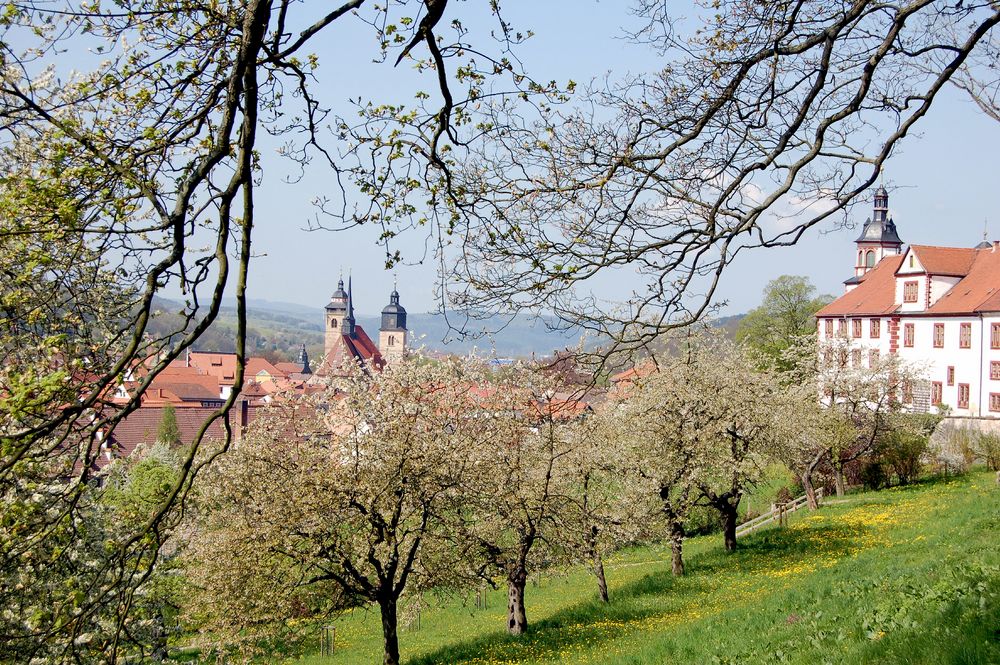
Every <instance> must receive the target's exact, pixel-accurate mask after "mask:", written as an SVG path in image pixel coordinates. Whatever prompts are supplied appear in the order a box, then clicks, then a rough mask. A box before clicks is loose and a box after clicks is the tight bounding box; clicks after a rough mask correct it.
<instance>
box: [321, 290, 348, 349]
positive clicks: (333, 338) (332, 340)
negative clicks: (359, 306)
mask: <svg viewBox="0 0 1000 665" xmlns="http://www.w3.org/2000/svg"><path fill="white" fill-rule="evenodd" d="M352 304H353V303H352ZM347 305H348V294H347V291H345V290H344V279H343V278H341V279H340V281H338V282H337V290H336V291H334V292H333V295H332V296H331V297H330V303H329V304H328V305H327V306H326V327H325V328H324V331H325V332H324V343H323V355H324V356H325V357H326V358H327V359H330V358H333V350H334V349H335V348H336V346H337V343H338V342H339V341H340V335H341V332H342V330H343V326H344V325H345V323H346V322H347V319H348V309H347ZM347 325H349V324H347Z"/></svg>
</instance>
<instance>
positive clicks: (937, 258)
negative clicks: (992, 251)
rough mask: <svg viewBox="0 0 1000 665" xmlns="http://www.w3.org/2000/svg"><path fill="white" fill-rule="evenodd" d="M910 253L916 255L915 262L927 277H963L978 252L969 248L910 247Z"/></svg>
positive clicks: (967, 272)
mask: <svg viewBox="0 0 1000 665" xmlns="http://www.w3.org/2000/svg"><path fill="white" fill-rule="evenodd" d="M910 251H911V252H913V253H914V254H916V255H917V260H918V261H920V265H922V266H923V267H924V271H925V272H926V273H927V274H929V275H947V276H950V277H964V276H965V275H967V274H969V270H970V269H971V268H972V263H973V262H974V261H975V260H976V256H977V254H978V253H979V251H980V250H976V249H973V248H971V247H932V246H930V245H910Z"/></svg>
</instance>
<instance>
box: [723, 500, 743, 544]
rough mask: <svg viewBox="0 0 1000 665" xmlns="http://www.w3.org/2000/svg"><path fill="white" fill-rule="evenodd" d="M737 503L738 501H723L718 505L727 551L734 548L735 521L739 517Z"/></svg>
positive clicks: (737, 520)
mask: <svg viewBox="0 0 1000 665" xmlns="http://www.w3.org/2000/svg"><path fill="white" fill-rule="evenodd" d="M739 505H740V504H739V501H737V502H736V503H730V502H729V501H724V502H722V503H721V504H720V505H719V512H720V513H722V534H723V537H724V538H725V540H726V551H727V552H732V551H733V550H735V549H736V523H737V522H739V519H740V516H739V511H738V508H739Z"/></svg>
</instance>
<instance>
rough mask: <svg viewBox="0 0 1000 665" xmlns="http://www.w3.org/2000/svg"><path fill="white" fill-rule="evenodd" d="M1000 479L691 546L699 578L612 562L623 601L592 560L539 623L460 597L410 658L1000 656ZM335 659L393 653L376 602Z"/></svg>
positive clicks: (430, 624)
mask: <svg viewBox="0 0 1000 665" xmlns="http://www.w3.org/2000/svg"><path fill="white" fill-rule="evenodd" d="M998 500H1000V487H997V486H996V485H995V483H994V482H993V477H992V474H986V473H977V474H972V475H970V476H968V477H966V478H961V479H957V480H954V479H953V480H950V481H947V482H943V481H941V482H934V483H928V484H924V485H920V486H916V487H910V488H903V489H894V490H888V491H884V492H880V493H871V494H859V495H854V496H852V497H851V501H850V502H849V503H844V504H840V505H833V506H827V507H824V509H823V510H822V511H820V512H819V513H816V514H808V515H807V514H800V516H799V517H797V518H794V519H793V522H792V525H791V527H790V528H787V529H771V530H766V531H764V532H760V533H758V534H755V535H754V536H751V537H749V538H747V539H746V540H744V541H741V543H742V547H741V549H740V550H739V551H738V552H736V553H735V554H726V553H725V552H723V551H721V548H720V544H719V540H720V539H719V537H718V536H717V535H715V536H709V537H704V538H693V539H691V540H690V541H688V544H687V546H686V547H687V552H688V572H689V574H688V575H687V576H686V577H684V578H682V579H679V580H675V579H674V578H672V577H671V576H670V574H669V563H668V561H667V556H666V555H667V552H666V550H664V549H661V548H657V547H650V548H642V549H636V550H632V551H627V552H623V553H621V554H619V555H618V556H616V557H615V558H614V559H613V560H612V561H611V562H610V565H609V566H608V576H609V582H610V584H611V593H612V603H611V605H610V606H602V605H601V604H600V603H598V602H596V601H595V600H594V597H595V592H594V582H593V578H592V577H591V576H590V575H589V574H587V573H586V572H585V571H583V570H574V571H572V572H570V573H568V574H567V575H565V576H561V577H554V578H551V577H546V578H543V579H542V582H541V585H540V586H539V587H535V586H531V585H529V587H528V592H527V602H528V619H529V621H530V622H531V633H530V634H529V635H527V636H524V637H522V638H521V639H513V638H510V637H508V636H507V635H506V634H504V633H503V632H502V628H503V625H504V611H505V600H506V599H505V593H504V592H503V591H502V590H500V591H492V592H490V593H489V595H488V602H489V606H488V609H486V610H479V611H477V610H474V609H473V608H472V607H471V603H468V604H465V605H463V604H461V603H459V602H456V601H455V600H450V601H445V602H444V603H443V604H442V605H440V606H434V607H431V608H429V609H425V610H424V611H423V613H422V616H421V626H420V628H419V630H412V629H406V628H403V629H402V630H401V635H400V642H401V648H402V651H403V655H404V659H408V661H409V662H410V663H411V664H414V665H417V664H419V665H430V664H431V663H477V664H487V663H553V662H563V663H615V664H624V663H661V662H667V661H669V662H690V663H736V662H753V663H769V662H774V663H784V662H791V663H886V662H891V663H946V662H949V663H1000V567H998V566H1000V550H998V548H997V542H996V541H997V535H998V534H1000V504H998ZM337 626H338V634H337V653H336V656H335V657H334V658H333V659H325V658H324V659H320V658H319V657H317V656H313V657H309V658H306V659H305V662H308V663H316V664H318V663H376V662H380V661H381V652H380V642H379V639H380V638H379V620H378V614H377V612H372V613H366V612H355V613H354V614H353V615H349V616H346V617H343V618H342V619H340V620H338V621H337Z"/></svg>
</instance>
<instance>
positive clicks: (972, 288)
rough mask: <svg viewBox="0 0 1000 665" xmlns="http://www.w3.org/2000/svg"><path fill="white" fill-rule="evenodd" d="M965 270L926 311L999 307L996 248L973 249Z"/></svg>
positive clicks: (999, 263)
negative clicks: (955, 282)
mask: <svg viewBox="0 0 1000 665" xmlns="http://www.w3.org/2000/svg"><path fill="white" fill-rule="evenodd" d="M973 251H974V252H975V261H974V262H973V263H972V266H971V268H970V270H969V271H968V274H966V275H965V277H964V278H963V279H962V280H961V281H959V282H958V284H956V285H955V286H953V287H951V289H950V290H949V291H948V293H946V294H944V295H943V296H941V297H940V298H939V299H938V301H937V302H936V303H934V304H933V305H931V307H930V309H928V310H927V312H928V313H929V314H964V313H973V312H997V311H1000V251H996V250H995V249H993V248H990V249H980V250H973Z"/></svg>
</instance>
